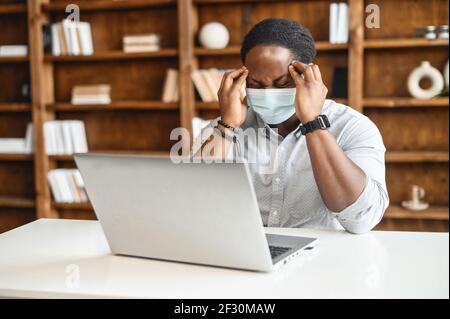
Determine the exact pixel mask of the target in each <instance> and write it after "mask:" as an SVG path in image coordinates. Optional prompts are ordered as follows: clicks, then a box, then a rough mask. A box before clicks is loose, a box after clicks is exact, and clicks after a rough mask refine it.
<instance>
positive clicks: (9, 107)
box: [0, 102, 31, 112]
mask: <svg viewBox="0 0 450 319" xmlns="http://www.w3.org/2000/svg"><path fill="white" fill-rule="evenodd" d="M29 111H31V104H29V103H16V102H13V103H3V102H0V112H29Z"/></svg>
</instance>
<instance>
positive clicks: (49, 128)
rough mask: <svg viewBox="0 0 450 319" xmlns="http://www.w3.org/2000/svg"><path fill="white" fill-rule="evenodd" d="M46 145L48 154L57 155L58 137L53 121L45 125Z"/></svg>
mask: <svg viewBox="0 0 450 319" xmlns="http://www.w3.org/2000/svg"><path fill="white" fill-rule="evenodd" d="M44 145H45V151H46V152H47V154H49V155H53V154H56V136H55V130H54V123H53V121H47V122H45V123H44Z"/></svg>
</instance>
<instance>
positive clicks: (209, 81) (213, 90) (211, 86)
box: [200, 70, 219, 102]
mask: <svg viewBox="0 0 450 319" xmlns="http://www.w3.org/2000/svg"><path fill="white" fill-rule="evenodd" d="M200 74H201V75H202V77H203V80H204V81H205V83H206V86H207V87H208V90H209V93H210V96H211V98H212V100H213V101H214V102H218V101H219V99H218V97H217V92H218V91H219V87H216V82H215V81H214V79H213V76H212V75H211V74H210V72H209V70H200Z"/></svg>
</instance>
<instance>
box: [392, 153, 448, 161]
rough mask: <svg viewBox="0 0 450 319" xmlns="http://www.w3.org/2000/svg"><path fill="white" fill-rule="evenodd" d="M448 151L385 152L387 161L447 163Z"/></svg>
mask: <svg viewBox="0 0 450 319" xmlns="http://www.w3.org/2000/svg"><path fill="white" fill-rule="evenodd" d="M448 158H449V153H448V151H442V152H441V151H389V152H386V162H387V163H422V162H436V163H440V162H443V163H448Z"/></svg>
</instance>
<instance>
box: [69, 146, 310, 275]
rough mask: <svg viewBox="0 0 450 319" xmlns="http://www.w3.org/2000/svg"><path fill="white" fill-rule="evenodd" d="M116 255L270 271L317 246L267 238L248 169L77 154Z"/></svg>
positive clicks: (244, 166)
mask: <svg viewBox="0 0 450 319" xmlns="http://www.w3.org/2000/svg"><path fill="white" fill-rule="evenodd" d="M75 162H76V165H77V166H78V168H79V170H80V172H81V175H82V177H83V180H84V183H85V187H86V191H87V193H88V196H89V198H90V200H91V202H92V205H93V208H94V211H95V214H96V216H97V218H98V220H99V222H100V224H101V227H102V229H103V232H104V234H105V237H106V239H107V241H108V244H109V246H110V248H111V251H112V253H113V254H119V255H127V256H138V257H145V258H152V259H161V260H169V261H177V262H185V263H195V264H203V265H211V266H219V267H227V268H237V269H246V270H255V271H264V272H268V271H272V270H273V269H276V268H278V267H280V266H281V265H283V264H286V263H287V262H288V261H290V260H291V259H292V258H294V257H295V256H298V255H299V254H301V252H302V251H304V250H305V249H306V250H308V249H312V248H313V247H314V244H315V242H316V239H315V238H306V237H296V236H281V235H274V234H266V233H265V230H264V227H263V223H262V219H261V215H260V211H259V208H258V202H257V200H256V195H255V191H254V189H253V183H252V181H251V177H250V176H251V175H250V172H249V169H248V165H247V163H245V162H242V163H206V162H202V163H179V164H176V163H174V162H173V161H172V159H171V158H170V157H162V156H140V155H109V154H76V155H75Z"/></svg>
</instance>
